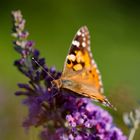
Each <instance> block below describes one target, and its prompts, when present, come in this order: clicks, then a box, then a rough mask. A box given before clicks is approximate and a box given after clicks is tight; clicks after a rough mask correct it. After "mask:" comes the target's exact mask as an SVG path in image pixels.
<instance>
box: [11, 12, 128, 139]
mask: <svg viewBox="0 0 140 140" xmlns="http://www.w3.org/2000/svg"><path fill="white" fill-rule="evenodd" d="M12 15H13V18H14V29H13V31H14V33H13V35H14V37H16V39H15V41H14V47H15V49H16V51H17V52H18V53H19V54H20V55H21V58H20V59H19V60H16V61H15V63H14V64H15V66H16V67H17V68H18V70H19V71H20V72H22V73H23V74H24V75H25V76H27V77H28V78H29V81H28V84H25V83H24V84H23V83H21V84H18V86H19V88H20V90H19V91H17V92H16V95H18V96H19V95H24V96H25V97H26V98H25V99H24V100H23V101H22V103H23V104H24V105H26V106H27V107H28V111H29V113H28V116H27V117H26V119H25V120H24V122H23V126H24V127H25V128H30V127H31V126H34V127H41V131H40V137H41V139H42V140H127V137H126V136H124V135H123V133H122V132H121V130H120V129H119V128H117V127H116V126H115V125H114V123H113V118H112V117H111V115H110V114H109V113H108V112H107V111H105V110H103V109H102V108H100V107H99V106H96V105H94V104H93V103H92V101H91V100H90V99H87V98H81V97H76V96H73V95H72V94H71V92H69V91H60V90H59V89H56V88H54V87H52V84H51V82H52V80H53V79H58V78H59V77H60V76H61V73H60V72H57V71H56V69H55V68H54V67H51V68H48V67H47V65H46V64H45V59H44V58H40V53H39V51H38V50H36V49H34V48H33V46H34V43H33V42H32V41H29V40H27V37H28V35H29V33H28V32H27V31H25V29H24V27H25V20H24V19H23V17H22V14H21V12H20V11H14V12H12ZM32 58H34V60H35V61H36V62H37V63H36V62H35V61H33V60H32ZM40 66H41V67H40Z"/></svg>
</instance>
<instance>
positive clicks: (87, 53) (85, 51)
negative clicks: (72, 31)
mask: <svg viewBox="0 0 140 140" xmlns="http://www.w3.org/2000/svg"><path fill="white" fill-rule="evenodd" d="M61 79H62V81H65V82H63V88H66V89H69V90H72V91H74V92H76V93H78V94H80V95H83V96H86V97H89V98H92V99H95V100H98V101H100V102H102V103H104V104H106V105H108V106H111V104H110V103H109V101H108V100H107V99H106V97H105V96H104V95H103V94H102V93H103V85H102V80H101V75H100V72H99V70H98V68H97V65H96V63H95V61H94V59H93V57H92V53H91V50H90V35H89V31H88V29H87V27H86V26H84V27H81V28H80V29H79V30H78V32H77V33H76V35H75V37H74V39H73V41H72V45H71V47H70V50H69V53H68V55H67V57H66V60H65V64H64V69H63V73H62V76H61ZM66 81H71V84H68V82H66Z"/></svg>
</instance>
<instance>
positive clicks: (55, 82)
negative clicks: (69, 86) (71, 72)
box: [51, 79, 62, 89]
mask: <svg viewBox="0 0 140 140" xmlns="http://www.w3.org/2000/svg"><path fill="white" fill-rule="evenodd" d="M51 84H52V87H53V88H57V89H60V88H61V87H62V80H61V79H57V80H53V81H52V82H51Z"/></svg>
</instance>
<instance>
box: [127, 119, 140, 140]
mask: <svg viewBox="0 0 140 140" xmlns="http://www.w3.org/2000/svg"><path fill="white" fill-rule="evenodd" d="M138 125H139V120H135V122H134V127H133V128H132V129H131V130H130V134H129V137H128V140H133V138H134V135H135V132H136V130H137V129H138Z"/></svg>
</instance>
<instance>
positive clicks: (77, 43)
mask: <svg viewBox="0 0 140 140" xmlns="http://www.w3.org/2000/svg"><path fill="white" fill-rule="evenodd" d="M72 44H73V45H74V46H76V47H79V46H80V43H79V42H78V41H77V40H73V41H72Z"/></svg>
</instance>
